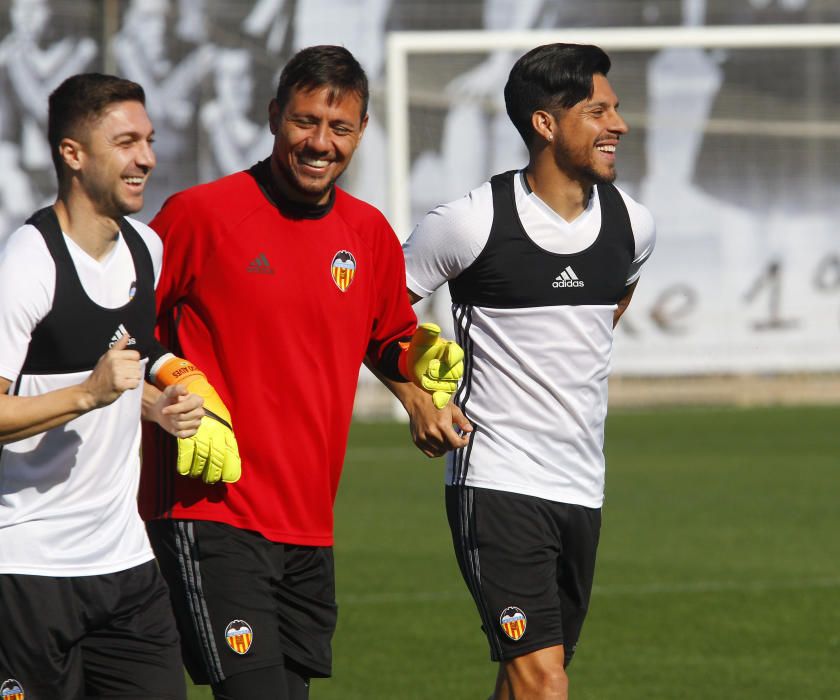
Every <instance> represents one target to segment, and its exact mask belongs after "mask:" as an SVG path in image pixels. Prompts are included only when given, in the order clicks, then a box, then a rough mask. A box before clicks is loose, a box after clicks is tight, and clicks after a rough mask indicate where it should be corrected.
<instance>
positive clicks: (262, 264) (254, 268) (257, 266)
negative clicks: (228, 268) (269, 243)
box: [248, 253, 274, 275]
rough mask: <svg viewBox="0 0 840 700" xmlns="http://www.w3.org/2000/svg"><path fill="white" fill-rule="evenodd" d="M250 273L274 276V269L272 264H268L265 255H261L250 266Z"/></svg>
mask: <svg viewBox="0 0 840 700" xmlns="http://www.w3.org/2000/svg"><path fill="white" fill-rule="evenodd" d="M248 272H254V273H256V274H258V275H273V274H274V269H273V268H272V267H271V263H270V262H268V258H267V257H265V253H260V254H259V255H258V256H257V257H256V258H254V259H253V260H252V261H251V262H250V264H249V265H248Z"/></svg>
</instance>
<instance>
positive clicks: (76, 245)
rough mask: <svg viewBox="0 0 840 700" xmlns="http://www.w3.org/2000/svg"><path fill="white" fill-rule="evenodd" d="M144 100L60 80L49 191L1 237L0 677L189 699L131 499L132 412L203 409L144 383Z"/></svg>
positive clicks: (151, 278) (187, 427) (153, 350)
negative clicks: (53, 181) (42, 203)
mask: <svg viewBox="0 0 840 700" xmlns="http://www.w3.org/2000/svg"><path fill="white" fill-rule="evenodd" d="M144 100H145V97H144V94H143V89H142V88H141V87H140V86H139V85H137V84H135V83H132V82H129V81H127V80H122V79H120V78H116V77H113V76H107V75H100V74H95V73H93V74H84V75H77V76H73V77H72V78H68V79H67V80H66V81H65V82H64V83H62V84H61V85H60V86H59V87H58V88H57V89H56V90H55V92H54V93H53V94H52V95H51V96H50V102H49V141H50V145H51V148H52V150H53V157H54V161H55V166H56V172H57V175H58V198H57V199H56V202H55V204H54V205H53V206H52V207H47V208H45V209H42V210H40V211H39V212H37V213H35V214H34V215H33V216H32V217H31V218H30V219H29V220H28V221H27V223H26V224H25V225H24V226H22V227H20V228H19V229H17V230H16V231H15V232H14V233H12V234H11V236H10V237H9V238H8V239H7V241H6V242H5V245H4V247H3V249H2V251H0V475H2V478H0V601H2V604H0V629H3V630H4V631H5V633H4V634H2V635H0V683H2V684H3V688H7V687H8V688H13V689H15V690H16V691H17V692H19V693H20V696H21V697H23V695H24V694H25V695H26V697H27V698H28V697H32V698H37V699H38V700H51V699H54V700H81V698H82V697H129V696H130V697H147V698H160V699H172V700H176V699H182V698H185V697H186V695H185V687H184V676H183V666H182V663H181V655H180V650H179V644H178V634H177V630H176V626H175V621H174V620H173V618H172V611H171V608H170V605H169V596H168V591H167V588H166V585H165V583H164V581H163V579H162V577H161V576H160V573H159V572H158V569H157V566H156V565H155V563H154V561H153V554H152V549H151V547H150V545H149V541H148V538H147V535H146V532H145V529H144V526H143V522H142V520H141V519H140V516H139V514H138V512H137V501H136V498H137V484H138V481H139V478H140V460H139V447H140V418H141V415H142V417H143V418H146V419H149V420H153V421H155V422H157V423H158V424H159V425H160V426H161V427H162V428H163V429H165V430H166V431H167V432H168V433H171V434H172V435H174V436H176V437H177V438H178V440H179V442H183V443H191V442H193V441H195V440H197V439H198V438H197V437H196V436H197V435H198V434H199V433H198V432H197V430H199V426H201V425H203V423H204V422H205V419H204V418H203V416H204V410H203V409H202V399H201V396H199V395H197V394H193V393H187V390H185V389H184V388H183V386H184V385H183V384H174V385H173V386H171V387H169V388H166V389H165V390H164V391H163V392H162V393H161V392H160V391H158V390H157V389H155V388H153V387H151V386H150V385H147V384H145V383H144V381H143V375H144V366H146V365H147V364H148V361H149V358H151V357H155V358H156V357H160V356H162V355H163V349H162V348H160V347H159V346H158V345H157V344H156V343H155V341H154V335H153V331H154V311H155V307H154V303H155V302H154V288H155V282H156V279H157V277H158V275H159V272H160V266H161V254H162V251H161V244H160V241H159V240H158V238H157V236H156V235H155V234H154V232H153V231H152V230H151V229H149V228H148V227H147V226H145V225H144V224H142V223H140V222H139V221H136V220H134V219H130V218H128V215H129V214H133V213H135V212H137V211H139V210H140V209H141V207H142V206H143V191H144V187H145V184H146V181H147V179H148V177H149V174H150V173H151V171H152V168H153V167H154V165H155V155H154V153H153V151H152V140H153V129H152V123H151V122H150V121H149V118H148V115H147V114H146V110H145V106H144ZM193 446H194V445H193ZM3 679H6V681H3Z"/></svg>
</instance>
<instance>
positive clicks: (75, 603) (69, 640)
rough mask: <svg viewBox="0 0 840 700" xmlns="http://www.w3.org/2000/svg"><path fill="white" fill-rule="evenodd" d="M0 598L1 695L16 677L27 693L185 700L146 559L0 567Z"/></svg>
mask: <svg viewBox="0 0 840 700" xmlns="http://www.w3.org/2000/svg"><path fill="white" fill-rule="evenodd" d="M0 601H2V604H0V630H3V632H2V633H0V695H3V692H2V691H6V692H11V689H12V688H13V687H14V681H16V682H17V683H18V684H19V685H20V688H21V691H22V692H23V696H24V697H25V698H26V700H77V699H79V700H81V698H88V697H105V698H126V699H127V698H133V699H137V700H139V699H140V698H143V699H144V700H148V699H149V698H155V700H158V699H160V700H164V699H165V700H185V698H186V692H187V691H186V684H185V682H184V667H183V665H182V663H181V652H180V648H179V643H178V633H177V631H176V629H175V620H174V619H173V617H172V609H171V607H170V604H169V592H168V591H167V589H166V584H165V583H164V582H163V578H162V577H161V575H160V572H159V571H158V569H157V566H156V565H155V563H154V562H153V561H150V562H147V563H145V564H141V565H140V566H136V567H132V568H131V569H127V570H126V571H119V572H117V573H113V574H103V575H99V576H73V577H53V576H27V575H21V574H0ZM12 697H15V695H14V694H12Z"/></svg>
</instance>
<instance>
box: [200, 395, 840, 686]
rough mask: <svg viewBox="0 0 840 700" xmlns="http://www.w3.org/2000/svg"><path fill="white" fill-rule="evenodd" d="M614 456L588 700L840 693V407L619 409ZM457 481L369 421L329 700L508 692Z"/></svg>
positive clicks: (579, 662) (610, 440)
mask: <svg viewBox="0 0 840 700" xmlns="http://www.w3.org/2000/svg"><path fill="white" fill-rule="evenodd" d="M607 457H608V475H607V503H606V505H605V508H604V524H603V531H602V538H601V547H600V550H599V559H598V569H597V572H596V578H595V581H596V585H595V591H594V594H593V599H592V606H591V611H590V614H589V617H588V620H587V623H586V625H585V627H584V631H583V636H582V639H581V643H580V644H579V646H578V651H577V655H576V657H575V662H574V664H573V665H572V666H571V669H570V677H571V684H572V685H571V688H572V697H573V698H574V699H575V700H612V699H618V698H620V699H621V700H634V699H639V700H641V699H642V698H644V699H645V700H655V699H660V698H661V699H663V700H676V699H678V698H691V699H704V700H705V699H707V698H715V699H722V700H729V699H734V698H737V699H741V698H756V699H758V698H760V699H761V700H771V699H773V698H779V699H782V698H784V699H786V700H788V699H796V700H801V699H812V698H813V699H817V698H826V699H829V698H831V699H834V698H838V697H840V408H796V409H761V410H743V409H741V410H736V409H715V410H711V409H702V410H700V409H680V410H669V411H655V412H654V411H650V412H648V411H645V412H641V411H640V412H629V411H626V412H613V414H612V415H611V416H610V418H609V422H608V426H607ZM442 469H443V463H442V460H435V461H432V460H428V459H426V458H425V457H423V456H422V455H421V454H420V453H419V452H417V451H416V450H415V448H414V447H413V446H412V445H411V444H410V441H409V438H408V430H407V427H406V426H404V425H396V424H362V423H359V424H356V425H354V428H353V432H352V436H351V443H350V448H349V451H348V454H347V463H346V468H345V475H344V480H343V482H342V486H341V490H340V492H339V497H338V503H337V509H336V523H337V525H336V560H337V564H336V566H337V571H338V600H339V606H340V614H339V624H338V631H337V633H336V638H335V644H334V652H335V668H334V678H333V679H332V680H329V681H315V682H314V683H313V688H312V698H313V700H355V699H358V700H380V699H382V700H391V699H394V700H410V699H415V698H416V699H423V700H429V699H432V698H435V699H439V698H445V699H447V700H450V699H451V700H461V699H463V700H485V699H486V698H487V696H488V695H489V694H490V690H491V687H492V682H493V678H494V676H495V668H494V666H493V665H492V664H491V663H490V662H489V661H488V660H487V649H486V642H485V640H484V637H483V635H482V634H481V632H480V630H479V625H478V616H477V613H476V612H475V610H474V608H473V604H472V600H471V599H470V598H469V597H468V596H467V594H466V589H465V588H464V586H463V583H462V581H461V579H460V575H459V573H458V571H457V567H456V565H455V561H454V557H453V555H452V552H451V543H450V541H449V531H448V528H447V526H446V521H445V514H444V511H443V505H442V490H443V487H442V476H441V474H442ZM191 693H192V694H191V696H190V698H191V700H198V699H199V698H202V699H204V698H209V697H210V695H209V693H207V694H204V693H203V692H202V691H200V690H197V689H194V690H191Z"/></svg>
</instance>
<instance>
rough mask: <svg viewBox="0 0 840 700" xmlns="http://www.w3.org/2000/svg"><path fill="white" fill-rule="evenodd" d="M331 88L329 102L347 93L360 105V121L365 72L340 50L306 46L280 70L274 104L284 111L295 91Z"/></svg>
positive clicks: (365, 104)
mask: <svg viewBox="0 0 840 700" xmlns="http://www.w3.org/2000/svg"><path fill="white" fill-rule="evenodd" d="M322 87H328V88H330V96H329V99H330V102H332V101H334V100H337V99H339V98H341V97H343V96H344V95H345V94H347V93H348V92H351V93H355V94H356V95H358V97H359V99H360V100H361V101H362V113H361V115H360V119H363V118H364V116H365V115H366V114H367V108H368V99H369V97H370V95H369V92H368V79H367V75H366V74H365V70H364V68H362V66H361V64H360V63H359V62H358V61H357V60H356V58H355V57H354V56H353V54H352V53H350V52H349V51H348V50H347V49H345V48H344V47H343V46H330V45H323V46H309V47H307V48H305V49H301V50H300V51H298V52H297V53H296V54H295V55H294V56H292V58H291V59H290V60H289V62H288V63H287V64H286V66H285V68H283V72H282V73H281V74H280V80H279V82H278V83H277V95H276V96H275V100H276V101H277V104H278V106H279V107H280V109H281V110H282V109H284V108H285V107H286V104H288V102H289V99H290V97H291V95H292V92H293V91H294V90H304V91H309V90H315V89H317V88H322Z"/></svg>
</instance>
